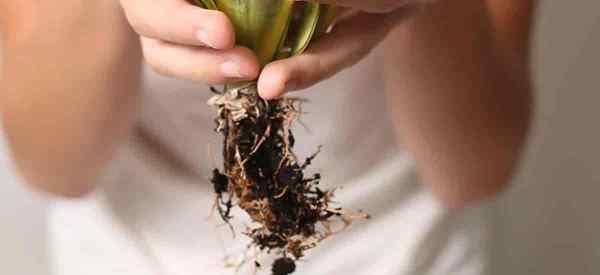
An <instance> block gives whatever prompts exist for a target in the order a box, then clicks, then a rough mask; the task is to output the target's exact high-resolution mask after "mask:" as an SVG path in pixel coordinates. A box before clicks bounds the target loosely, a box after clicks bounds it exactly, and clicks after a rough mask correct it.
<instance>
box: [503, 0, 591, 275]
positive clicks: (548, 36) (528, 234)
mask: <svg viewBox="0 0 600 275" xmlns="http://www.w3.org/2000/svg"><path fill="white" fill-rule="evenodd" d="M540 6H541V10H540V16H541V17H540V18H539V23H538V26H537V27H538V32H537V37H536V38H537V41H536V44H535V53H534V57H535V63H534V64H535V65H534V66H535V70H536V80H537V81H536V84H537V89H538V90H537V93H538V98H539V99H540V102H539V105H538V108H539V110H538V116H537V122H536V124H537V128H536V130H535V134H534V137H533V140H532V144H531V145H532V146H531V148H530V149H529V152H528V156H527V159H526V161H525V165H524V167H523V170H522V173H521V175H520V176H519V177H518V179H517V181H516V183H515V187H514V188H513V189H512V190H511V191H510V192H509V193H508V194H507V195H506V196H505V197H504V198H503V199H502V200H501V202H500V207H499V209H498V212H497V214H498V218H499V219H497V221H498V224H497V227H496V228H497V230H498V233H499V234H498V236H497V237H498V238H497V239H496V243H495V247H496V250H495V253H496V257H495V259H496V261H495V262H494V263H495V265H494V270H495V274H498V275H500V274H514V275H521V274H528V275H530V274H535V275H537V274H540V275H564V274H578V275H588V274H589V275H593V274H600V261H599V259H600V236H597V233H598V232H600V216H599V215H598V211H599V209H600V199H599V196H600V144H599V141H600V123H599V122H598V120H599V119H600V108H598V105H599V104H600V81H599V79H600V78H599V77H600V70H599V66H600V52H599V50H600V13H599V12H598V11H600V2H599V1H578V2H577V3H575V2H572V1H540Z"/></svg>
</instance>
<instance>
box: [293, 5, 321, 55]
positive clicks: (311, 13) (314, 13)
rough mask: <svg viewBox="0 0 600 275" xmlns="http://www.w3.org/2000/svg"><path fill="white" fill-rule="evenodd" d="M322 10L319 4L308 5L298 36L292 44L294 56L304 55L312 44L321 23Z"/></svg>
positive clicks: (305, 8)
mask: <svg viewBox="0 0 600 275" xmlns="http://www.w3.org/2000/svg"><path fill="white" fill-rule="evenodd" d="M320 10H321V5H319V4H318V3H317V2H309V3H306V6H305V7H304V12H303V15H302V19H301V22H300V26H299V28H298V32H297V36H296V37H295V41H294V44H292V56H294V55H299V54H301V53H303V52H304V51H305V50H306V48H307V47H308V44H310V41H311V39H312V37H313V35H314V34H315V30H316V28H317V23H318V22H319V13H320Z"/></svg>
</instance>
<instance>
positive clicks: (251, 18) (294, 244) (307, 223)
mask: <svg viewBox="0 0 600 275" xmlns="http://www.w3.org/2000/svg"><path fill="white" fill-rule="evenodd" d="M194 1H196V4H198V5H200V6H202V7H203V8H206V9H215V10H220V11H222V12H224V13H225V14H226V15H227V16H228V17H229V19H230V20H231V22H232V23H233V26H234V28H235V31H236V43H237V44H238V45H241V46H245V47H248V48H250V49H252V50H253V51H254V52H255V53H256V55H257V56H258V59H259V61H260V64H261V66H265V65H266V64H268V63H269V62H271V61H274V60H277V59H283V58H288V57H292V56H296V55H299V54H302V53H303V52H304V51H305V50H306V49H307V48H308V46H309V45H310V43H311V42H312V41H313V40H315V38H318V37H319V36H321V35H323V34H325V33H326V32H327V31H328V30H329V29H330V28H331V25H332V24H333V22H334V20H335V18H336V16H337V14H338V9H337V8H336V7H335V6H331V5H324V4H320V3H319V2H317V1H309V2H299V1H296V0H194ZM214 90H215V92H217V95H215V96H213V97H212V98H211V99H210V100H209V104H210V105H212V106H214V107H216V109H217V118H216V120H215V121H216V123H217V128H216V131H217V132H219V133H221V134H222V135H223V170H222V171H221V170H219V169H215V170H214V171H213V177H212V179H211V182H212V183H213V185H214V189H215V193H216V194H217V199H216V203H215V207H216V209H217V210H218V212H219V214H220V215H221V218H222V219H223V220H224V221H226V222H227V223H229V220H230V219H231V218H233V217H232V216H231V215H230V213H231V212H230V211H231V209H232V208H233V207H240V208H242V209H243V210H244V211H245V212H246V213H247V214H248V215H249V217H250V218H251V219H252V221H253V224H252V225H251V226H249V227H248V228H247V229H246V235H247V236H248V237H250V238H251V239H252V244H251V245H250V246H249V249H258V250H260V251H266V252H268V253H275V254H278V255H280V256H281V257H280V258H279V259H277V260H276V261H275V262H274V263H273V265H272V268H273V273H272V274H274V275H286V274H289V273H292V272H293V271H294V270H295V268H296V267H295V261H297V260H299V259H301V258H302V257H303V256H304V253H305V252H306V251H308V250H310V249H311V248H313V247H315V246H316V245H317V244H318V243H319V242H321V241H323V240H325V239H327V238H328V237H329V236H331V235H333V234H335V233H336V232H337V230H333V229H332V228H333V224H334V222H336V221H337V222H338V223H339V222H342V223H343V224H344V226H348V225H349V224H350V223H351V222H352V220H353V219H356V218H366V217H368V216H367V215H364V214H362V213H360V214H358V215H351V214H347V213H346V212H345V211H343V210H342V209H341V208H339V207H335V206H333V204H334V203H333V201H332V200H331V199H332V197H333V190H324V189H321V188H320V187H319V186H318V184H319V181H320V180H321V175H320V174H315V175H313V176H307V173H306V168H307V167H308V166H309V165H310V164H311V161H312V160H313V159H314V158H315V157H316V156H317V154H318V151H317V153H315V154H314V155H312V156H310V157H308V158H306V160H304V161H299V158H298V157H296V155H295V154H294V152H293V147H294V145H295V144H296V140H295V138H294V135H293V133H292V130H291V126H292V122H293V121H294V120H295V119H297V117H298V116H299V115H301V114H302V112H301V111H300V108H299V104H300V103H301V102H302V101H301V100H300V99H298V98H291V97H284V98H278V99H271V100H264V99H262V98H260V97H259V96H258V91H257V85H256V81H250V82H243V83H229V84H227V85H225V89H224V91H222V92H219V91H217V90H216V89H214ZM244 262H247V261H244ZM255 263H256V264H255V266H256V267H259V266H260V264H259V263H258V261H257V262H255Z"/></svg>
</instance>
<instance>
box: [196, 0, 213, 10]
mask: <svg viewBox="0 0 600 275" xmlns="http://www.w3.org/2000/svg"><path fill="white" fill-rule="evenodd" d="M196 3H197V4H198V5H200V6H202V7H204V8H205V9H209V10H216V9H217V5H216V4H215V2H214V1H213V0H196Z"/></svg>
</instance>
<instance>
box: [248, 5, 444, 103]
mask: <svg viewBox="0 0 600 275" xmlns="http://www.w3.org/2000/svg"><path fill="white" fill-rule="evenodd" d="M298 1H303V0H298ZM434 1H435V0H322V1H321V2H322V3H334V2H335V3H336V4H337V5H339V6H342V7H346V8H348V10H349V11H351V12H352V14H350V15H347V16H343V17H342V19H340V20H339V22H338V23H337V24H336V26H335V28H334V29H333V31H332V32H331V33H330V34H328V35H325V36H323V37H320V38H319V39H318V40H317V41H315V42H314V43H313V44H311V46H310V47H309V48H308V50H307V51H306V52H305V53H304V54H301V55H298V56H295V57H291V58H288V59H282V60H277V61H274V62H272V63H270V64H267V66H265V68H264V69H263V71H262V73H261V74H260V77H259V80H258V91H259V94H260V96H261V97H263V98H265V99H272V98H276V97H279V96H281V95H283V94H284V93H285V92H288V91H293V90H298V89H304V88H307V87H310V86H312V85H314V84H316V83H318V82H319V81H322V80H325V79H327V78H329V77H331V76H333V75H335V74H336V73H338V72H340V71H342V70H343V69H345V68H348V67H350V66H352V65H354V64H356V63H357V62H358V61H360V60H361V59H363V58H364V57H365V56H367V55H368V54H369V53H370V52H371V50H372V49H373V48H375V47H376V46H377V45H378V44H379V43H380V42H381V41H383V40H384V38H385V37H386V36H387V34H388V32H389V31H390V30H391V29H392V28H393V27H394V26H395V25H396V24H398V22H400V21H402V20H404V19H406V18H407V17H409V16H410V15H411V14H412V13H414V11H415V10H417V9H418V8H419V7H420V6H421V5H422V4H425V3H431V2H434Z"/></svg>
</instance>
